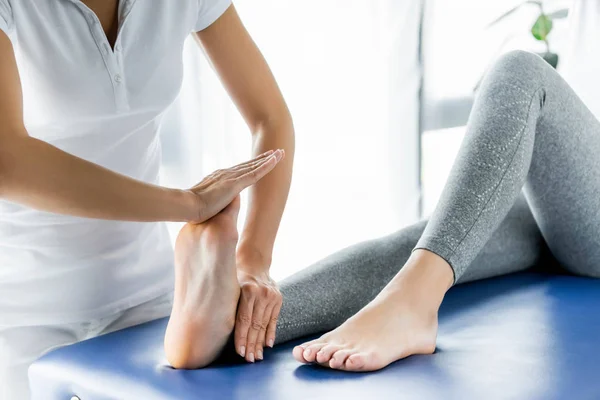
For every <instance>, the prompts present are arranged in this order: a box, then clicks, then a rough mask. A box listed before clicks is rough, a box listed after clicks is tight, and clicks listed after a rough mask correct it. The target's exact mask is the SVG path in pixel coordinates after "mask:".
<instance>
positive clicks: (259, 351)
mask: <svg viewBox="0 0 600 400" xmlns="http://www.w3.org/2000/svg"><path fill="white" fill-rule="evenodd" d="M274 307H275V303H274V302H270V303H269V304H268V305H267V306H266V307H265V312H264V314H263V317H262V324H261V325H260V330H259V331H258V336H257V339H256V353H255V354H256V359H257V360H262V359H263V353H264V348H265V343H266V341H267V327H268V326H269V321H270V320H271V314H272V313H273V308H274Z"/></svg>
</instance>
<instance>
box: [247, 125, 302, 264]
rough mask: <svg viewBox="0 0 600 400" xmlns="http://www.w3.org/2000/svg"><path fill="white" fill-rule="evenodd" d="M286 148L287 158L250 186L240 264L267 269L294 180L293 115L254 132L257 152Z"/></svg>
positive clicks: (255, 150) (254, 150) (254, 146)
mask: <svg viewBox="0 0 600 400" xmlns="http://www.w3.org/2000/svg"><path fill="white" fill-rule="evenodd" d="M268 149H284V150H285V159H284V160H282V161H281V162H280V163H279V164H278V165H277V167H276V168H275V169H274V170H273V172H271V173H270V174H269V175H268V176H266V177H265V178H263V179H262V180H261V181H260V182H258V183H257V184H256V185H254V186H253V187H252V188H251V189H250V193H249V202H248V212H247V215H246V222H245V226H244V229H243V231H242V234H241V236H240V242H239V246H238V250H237V260H238V267H239V268H244V269H246V270H250V271H251V272H267V271H268V270H269V268H270V266H271V259H272V253H273V245H274V243H275V237H276V235H277V230H278V229H279V223H280V222H281V217H282V215H283V210H284V208H285V204H286V201H287V197H288V193H289V190H290V185H291V181H292V167H293V162H294V127H293V123H292V120H291V118H285V119H284V121H283V122H281V123H277V124H271V125H265V126H263V127H261V128H260V129H259V130H258V131H257V132H256V133H255V134H254V135H253V152H254V154H260V153H261V152H264V151H266V150H268Z"/></svg>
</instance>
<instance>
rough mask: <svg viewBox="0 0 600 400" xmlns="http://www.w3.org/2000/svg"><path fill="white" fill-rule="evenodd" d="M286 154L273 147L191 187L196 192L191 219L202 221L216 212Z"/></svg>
mask: <svg viewBox="0 0 600 400" xmlns="http://www.w3.org/2000/svg"><path fill="white" fill-rule="evenodd" d="M284 154H285V153H284V152H283V150H276V151H273V150H271V151H268V152H266V153H263V154H261V155H260V156H258V157H256V158H254V159H252V160H250V161H246V162H244V163H242V164H238V165H236V166H233V167H231V168H226V169H220V170H217V171H215V172H213V173H212V174H210V175H208V176H207V177H206V178H204V179H203V180H202V182H200V183H199V184H197V185H196V186H194V187H193V188H191V189H189V190H188V192H190V193H191V194H193V196H192V204H193V205H192V207H193V210H192V213H191V217H190V220H189V221H188V222H192V223H201V222H204V221H207V220H209V219H210V218H212V217H214V216H215V215H217V214H218V213H219V212H220V211H221V210H223V209H224V208H225V207H227V205H228V204H229V203H231V202H232V201H233V199H234V198H235V197H236V196H237V195H238V194H239V193H240V192H241V191H242V190H244V189H245V188H247V187H248V186H251V185H254V184H255V183H256V182H258V181H259V180H260V179H262V178H263V177H264V176H265V175H267V174H268V173H269V172H271V171H272V170H273V168H275V166H276V165H277V163H278V162H279V161H281V160H282V159H283V158H284Z"/></svg>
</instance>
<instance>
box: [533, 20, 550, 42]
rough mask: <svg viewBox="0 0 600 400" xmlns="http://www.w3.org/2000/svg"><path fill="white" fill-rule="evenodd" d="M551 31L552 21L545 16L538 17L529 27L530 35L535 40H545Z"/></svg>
mask: <svg viewBox="0 0 600 400" xmlns="http://www.w3.org/2000/svg"><path fill="white" fill-rule="evenodd" d="M551 30H552V20H551V19H550V18H548V16H547V15H545V14H542V15H540V16H539V18H538V19H537V21H535V24H533V26H532V27H531V34H532V35H533V37H534V38H536V39H537V40H546V38H547V37H548V34H549V33H550V31H551Z"/></svg>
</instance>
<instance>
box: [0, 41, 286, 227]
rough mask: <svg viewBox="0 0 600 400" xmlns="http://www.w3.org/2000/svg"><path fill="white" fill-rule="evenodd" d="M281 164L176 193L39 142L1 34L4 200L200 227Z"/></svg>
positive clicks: (223, 174) (224, 175)
mask: <svg viewBox="0 0 600 400" xmlns="http://www.w3.org/2000/svg"><path fill="white" fill-rule="evenodd" d="M276 163H277V160H273V157H263V158H262V159H260V160H258V161H257V162H255V163H251V164H247V165H246V166H245V167H243V168H241V169H235V170H234V169H229V170H222V171H220V172H219V174H213V176H212V179H211V180H210V181H209V182H207V181H203V182H201V184H199V185H198V186H196V187H194V188H192V189H190V190H179V189H169V188H164V187H160V186H156V185H151V184H147V183H144V182H141V181H137V180H135V179H132V178H129V177H127V176H124V175H120V174H118V173H115V172H113V171H110V170H108V169H106V168H103V167H101V166H98V165H96V164H93V163H91V162H88V161H85V160H83V159H81V158H78V157H75V156H73V155H71V154H68V153H66V152H64V151H62V150H60V149H58V148H56V147H54V146H52V145H50V144H48V143H46V142H44V141H41V140H38V139H35V138H32V137H30V136H29V135H28V133H27V130H26V128H25V126H24V122H23V96H22V89H21V82H20V77H19V72H18V69H17V63H16V61H15V56H14V50H13V47H12V44H11V42H10V40H9V39H8V37H7V36H6V34H5V33H4V32H2V31H0V199H4V200H9V201H12V202H15V203H20V204H23V205H26V206H29V207H32V208H35V209H39V210H43V211H49V212H54V213H60V214H68V215H73V216H80V217H90V218H99V219H110V220H125V221H193V222H201V221H203V220H206V219H208V218H210V217H211V216H212V215H215V214H216V213H217V212H219V211H220V210H221V209H223V208H224V207H226V206H227V204H229V202H231V200H232V199H233V198H234V197H235V196H236V195H237V193H239V191H240V190H242V189H243V188H244V187H247V186H248V185H250V184H252V183H254V182H255V181H257V180H258V179H260V178H261V177H262V176H264V175H265V174H266V173H268V172H269V171H270V170H271V169H272V168H273V167H274V165H275V164H276ZM240 171H244V172H245V175H242V174H240ZM215 178H216V179H215Z"/></svg>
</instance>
